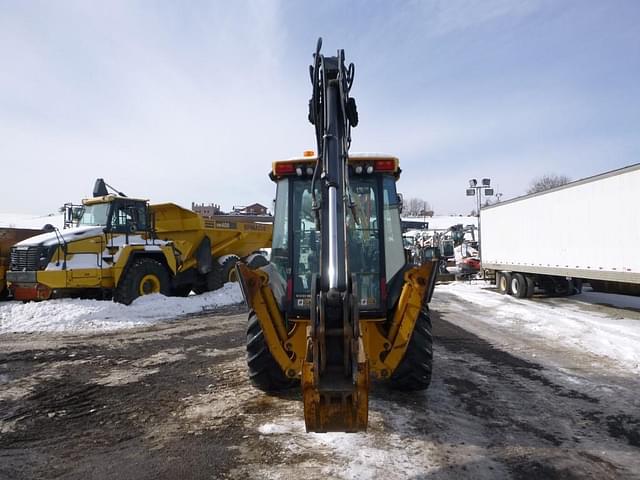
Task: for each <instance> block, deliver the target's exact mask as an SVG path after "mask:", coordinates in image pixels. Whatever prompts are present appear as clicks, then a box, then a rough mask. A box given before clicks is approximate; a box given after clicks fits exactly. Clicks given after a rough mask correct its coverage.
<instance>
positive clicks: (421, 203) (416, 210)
mask: <svg viewBox="0 0 640 480" xmlns="http://www.w3.org/2000/svg"><path fill="white" fill-rule="evenodd" d="M402 212H403V213H404V214H405V215H408V216H410V217H417V216H421V217H422V216H432V215H433V210H432V208H431V205H430V204H429V202H427V201H426V200H423V199H421V198H415V197H412V198H404V199H403V205H402Z"/></svg>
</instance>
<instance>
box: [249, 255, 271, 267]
mask: <svg viewBox="0 0 640 480" xmlns="http://www.w3.org/2000/svg"><path fill="white" fill-rule="evenodd" d="M267 265H269V260H267V259H266V258H265V256H264V255H261V254H259V253H254V254H252V255H249V257H248V258H247V266H248V267H249V268H250V269H251V270H255V269H257V268H260V267H266V266H267Z"/></svg>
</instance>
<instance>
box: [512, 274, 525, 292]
mask: <svg viewBox="0 0 640 480" xmlns="http://www.w3.org/2000/svg"><path fill="white" fill-rule="evenodd" d="M511 295H513V296H514V297H517V298H524V297H526V296H527V281H526V280H525V278H524V275H522V274H521V273H513V274H512V275H511Z"/></svg>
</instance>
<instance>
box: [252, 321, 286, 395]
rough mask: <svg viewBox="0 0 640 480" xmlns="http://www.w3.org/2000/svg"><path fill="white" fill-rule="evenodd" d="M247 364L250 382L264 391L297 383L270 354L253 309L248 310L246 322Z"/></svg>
mask: <svg viewBox="0 0 640 480" xmlns="http://www.w3.org/2000/svg"><path fill="white" fill-rule="evenodd" d="M247 366H248V367H249V379H250V380H251V383H253V385H254V386H256V387H258V388H259V389H260V390H263V391H265V392H274V391H278V390H284V389H287V388H291V387H293V386H295V385H296V384H297V383H298V382H297V381H296V380H295V379H291V378H288V377H287V376H285V374H284V372H283V371H282V369H281V368H280V365H278V362H276V361H275V359H274V358H273V355H271V352H270V351H269V347H268V346H267V342H266V340H265V338H264V333H263V331H262V327H261V326H260V322H259V321H258V316H257V315H256V313H255V312H254V311H251V312H249V322H248V324H247Z"/></svg>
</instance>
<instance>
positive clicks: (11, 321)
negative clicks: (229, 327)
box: [0, 283, 242, 334]
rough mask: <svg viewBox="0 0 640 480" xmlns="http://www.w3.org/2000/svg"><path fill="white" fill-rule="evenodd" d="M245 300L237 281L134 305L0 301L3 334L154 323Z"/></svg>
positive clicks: (154, 297) (144, 299) (141, 300)
mask: <svg viewBox="0 0 640 480" xmlns="http://www.w3.org/2000/svg"><path fill="white" fill-rule="evenodd" d="M241 301H242V293H241V291H240V286H239V285H238V284H237V283H227V284H226V285H225V286H224V287H222V288H221V289H220V290H216V291H215V292H207V293H204V294H202V295H191V296H189V297H186V298H183V297H165V296H163V295H160V294H153V295H145V296H143V297H140V298H138V299H136V300H135V301H134V302H133V303H132V304H131V305H122V304H119V303H115V302H111V301H100V300H81V299H73V298H64V299H59V300H48V301H45V302H30V303H21V302H6V303H0V334H3V333H10V332H74V333H75V332H95V331H107V330H119V329H123V328H133V327H140V326H145V325H152V324H154V323H158V322H160V321H162V320H167V319H171V318H176V317H179V316H181V315H186V314H190V313H198V312H203V311H207V310H211V309H214V308H216V307H220V306H224V305H232V304H236V303H240V302H241Z"/></svg>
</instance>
